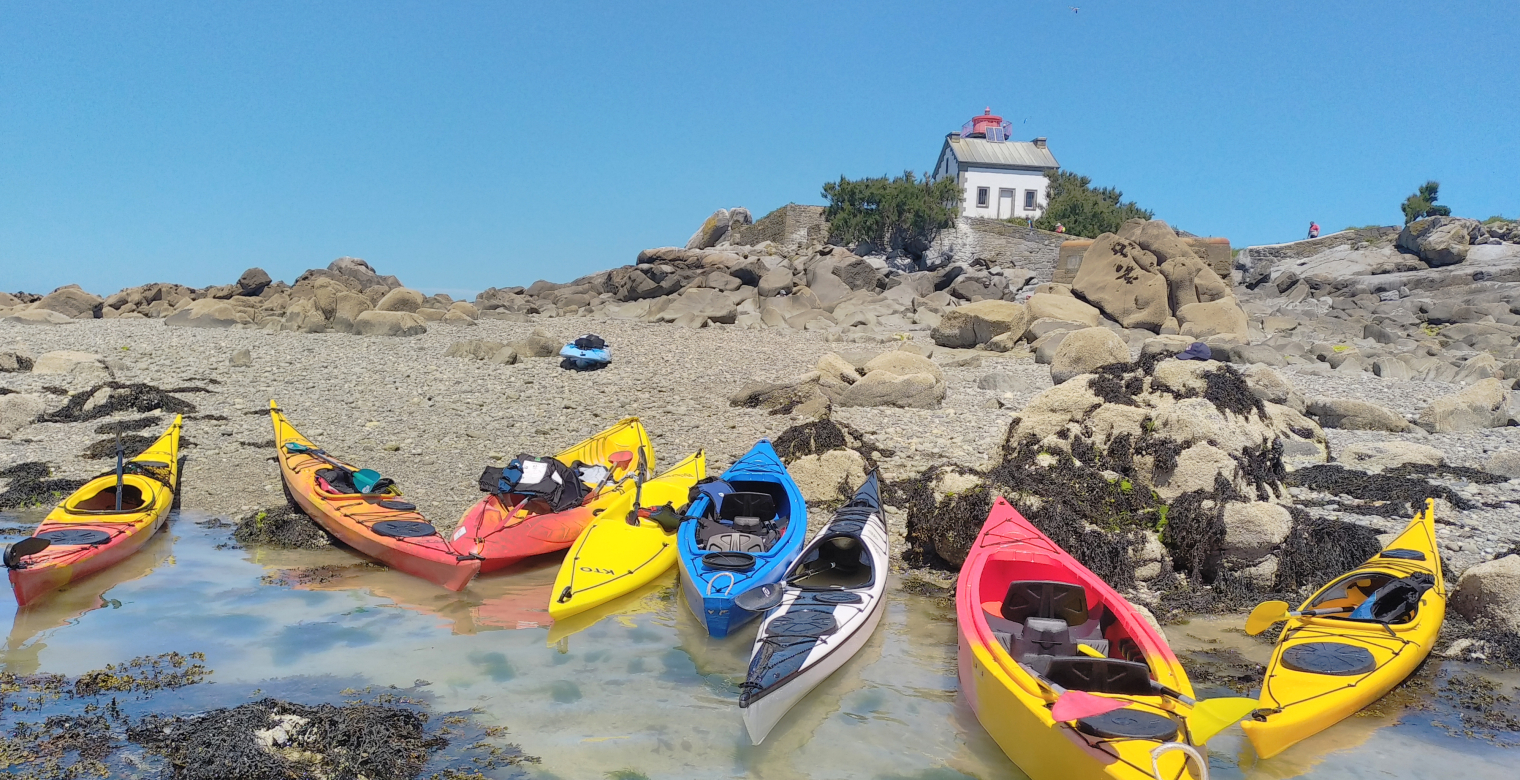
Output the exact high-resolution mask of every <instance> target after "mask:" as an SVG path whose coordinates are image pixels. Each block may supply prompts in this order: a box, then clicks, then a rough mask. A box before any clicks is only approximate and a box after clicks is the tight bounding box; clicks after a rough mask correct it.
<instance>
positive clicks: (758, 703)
mask: <svg viewBox="0 0 1520 780" xmlns="http://www.w3.org/2000/svg"><path fill="white" fill-rule="evenodd" d="M841 542H843V543H847V544H848V549H850V550H851V551H852V552H851V553H850V556H851V557H852V558H853V559H854V560H856V561H861V560H862V559H864V560H866V561H868V562H869V566H870V570H869V572H868V573H867V574H868V578H867V577H865V576H861V575H860V574H859V573H858V572H859V571H860V570H859V569H856V570H855V571H856V572H857V573H856V574H855V575H854V576H856V577H857V578H858V579H857V581H855V582H853V583H848V584H847V583H844V582H830V583H827V584H822V583H816V582H814V581H813V579H812V578H813V577H817V576H820V575H827V574H828V572H830V571H833V570H835V564H832V563H825V562H824V561H825V559H824V558H823V552H824V550H823V549H822V548H823V547H824V546H825V545H833V544H838V543H841ZM887 567H888V558H887V528H886V522H885V521H884V519H883V518H882V515H881V489H880V481H879V479H878V477H877V476H876V475H875V474H872V475H871V476H870V477H869V478H867V479H866V482H865V484H863V485H861V487H860V489H859V490H858V491H856V493H855V496H854V497H853V498H852V499H851V500H850V502H849V503H848V504H846V505H845V506H844V507H842V508H841V509H840V510H839V511H838V512H836V513H835V515H834V517H833V518H832V520H831V521H830V522H829V524H828V525H825V526H824V527H823V528H821V529H819V531H818V534H817V535H815V536H814V537H813V541H812V542H811V543H810V544H809V545H808V546H807V548H806V549H804V550H803V551H802V553H801V554H800V556H799V557H798V558H797V560H796V561H795V562H793V564H792V565H791V566H789V567H788V568H787V571H786V573H785V575H784V577H783V578H782V580H781V583H782V584H781V586H780V587H781V602H780V603H779V604H778V605H777V606H776V607H775V608H773V609H771V610H769V611H768V612H766V614H765V617H764V619H763V620H761V622H760V627H759V629H758V631H756V634H755V644H754V648H753V649H752V650H751V651H750V663H749V671H748V673H747V674H746V677H745V682H744V685H743V687H742V688H741V691H742V692H741V694H740V697H739V708H740V712H742V713H743V715H744V728H745V730H746V731H747V732H748V733H749V738H750V742H752V743H753V744H756V745H758V744H760V743H761V742H763V741H764V740H765V738H766V737H767V736H769V735H770V732H771V730H772V729H774V728H775V727H776V724H778V723H780V722H781V720H782V719H783V718H784V717H785V716H786V714H787V713H788V712H790V711H791V709H792V708H793V707H794V706H796V705H797V703H798V702H800V701H802V700H803V699H804V698H805V697H806V696H807V695H808V694H809V693H811V692H812V690H813V689H814V688H817V687H818V686H819V685H820V684H821V683H822V682H823V681H824V680H827V679H828V678H829V676H830V675H832V674H834V672H836V671H838V670H839V669H840V667H843V666H844V665H845V664H846V663H848V662H849V660H850V659H851V658H854V657H855V654H856V653H859V652H860V650H861V648H863V647H865V645H866V642H868V641H870V639H871V636H872V635H873V634H875V633H876V627H877V625H879V624H880V623H881V615H882V612H883V611H885V607H886V586H887ZM820 615H828V621H827V622H828V623H829V625H830V627H829V628H828V629H825V630H823V631H807V630H799V629H798V625H806V624H810V623H812V622H813V621H814V620H816V619H817V618H818V617H819V616H820ZM809 636H811V638H807V637H809Z"/></svg>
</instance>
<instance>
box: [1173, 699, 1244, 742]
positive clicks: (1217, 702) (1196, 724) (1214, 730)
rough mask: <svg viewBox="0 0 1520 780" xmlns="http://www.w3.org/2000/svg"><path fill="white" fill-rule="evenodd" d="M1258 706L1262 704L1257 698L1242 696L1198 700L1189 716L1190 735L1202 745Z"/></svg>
mask: <svg viewBox="0 0 1520 780" xmlns="http://www.w3.org/2000/svg"><path fill="white" fill-rule="evenodd" d="M1258 706H1260V705H1259V704H1258V703H1257V701H1256V700H1255V699H1246V698H1241V697H1229V698H1224V699H1207V700H1205V701H1201V702H1198V705H1197V706H1196V707H1193V711H1192V712H1190V713H1188V716H1187V722H1188V735H1189V736H1191V737H1192V738H1193V743H1194V744H1196V745H1202V744H1203V743H1205V742H1208V741H1209V739H1210V738H1212V737H1213V736H1214V735H1215V734H1218V733H1219V732H1221V731H1224V730H1225V729H1227V728H1229V727H1230V726H1233V725H1235V723H1236V721H1239V720H1240V719H1241V718H1244V717H1245V716H1247V715H1250V714H1251V713H1252V712H1253V711H1254V710H1255V709H1256V708H1257V707H1258Z"/></svg>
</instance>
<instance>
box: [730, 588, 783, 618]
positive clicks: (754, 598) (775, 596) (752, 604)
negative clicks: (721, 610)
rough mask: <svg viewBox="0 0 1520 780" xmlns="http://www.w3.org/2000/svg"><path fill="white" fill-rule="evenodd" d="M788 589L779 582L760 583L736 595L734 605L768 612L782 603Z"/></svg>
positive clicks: (753, 610)
mask: <svg viewBox="0 0 1520 780" xmlns="http://www.w3.org/2000/svg"><path fill="white" fill-rule="evenodd" d="M785 596H786V589H784V588H782V587H781V583H779V582H768V583H766V584H764V585H758V586H756V587H753V588H750V589H749V590H746V591H744V592H743V593H740V594H739V595H737V596H735V597H734V606H736V607H738V608H740V609H742V610H745V611H748V612H766V611H768V610H770V609H773V608H774V607H775V606H776V605H778V604H780V603H781V599H782V598H783V597H785Z"/></svg>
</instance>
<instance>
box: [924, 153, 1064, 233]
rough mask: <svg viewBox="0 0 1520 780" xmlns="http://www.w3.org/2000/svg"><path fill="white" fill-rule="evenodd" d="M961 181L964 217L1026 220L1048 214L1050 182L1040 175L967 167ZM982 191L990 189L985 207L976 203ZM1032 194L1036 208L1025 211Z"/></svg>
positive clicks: (960, 175) (1039, 172) (961, 174)
mask: <svg viewBox="0 0 1520 780" xmlns="http://www.w3.org/2000/svg"><path fill="white" fill-rule="evenodd" d="M947 156H948V155H947ZM958 179H959V181H960V183H961V216H964V217H987V218H989V219H1008V218H1010V217H1017V218H1019V219H1024V218H1035V217H1039V216H1040V214H1041V213H1042V212H1044V210H1045V203H1046V201H1047V195H1046V187H1047V186H1048V185H1049V184H1050V181H1049V180H1048V179H1046V178H1045V174H1044V173H1043V172H1041V171H1018V170H1009V169H1006V168H978V167H967V168H961V169H960V170H959V172H958ZM982 187H985V188H987V202H986V204H985V205H981V204H979V203H978V202H977V194H978V189H979V188H982ZM1031 192H1032V193H1034V196H1033V208H1026V204H1027V203H1029V200H1028V199H1029V197H1030V195H1029V193H1031ZM1010 196H1011V197H1010Z"/></svg>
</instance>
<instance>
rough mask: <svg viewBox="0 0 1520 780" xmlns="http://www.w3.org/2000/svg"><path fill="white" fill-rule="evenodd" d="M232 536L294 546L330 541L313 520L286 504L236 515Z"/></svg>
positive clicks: (321, 544)
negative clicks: (237, 516) (244, 514)
mask: <svg viewBox="0 0 1520 780" xmlns="http://www.w3.org/2000/svg"><path fill="white" fill-rule="evenodd" d="M232 538H233V540H234V541H236V542H237V543H239V544H252V545H260V546H263V547H280V548H285V549H293V550H314V549H318V548H322V547H327V546H329V545H331V544H332V542H331V541H330V540H329V539H328V536H327V532H326V531H324V530H322V527H321V526H319V525H317V523H316V521H314V520H312V519H311V518H310V517H307V516H306V515H305V514H304V513H303V512H301V511H300V510H299V509H294V508H291V507H289V506H278V507H270V508H269V509H260V510H258V511H257V512H253V513H252V514H249V515H247V516H246V517H243V518H241V519H239V520H238V522H237V528H235V529H233V531H232Z"/></svg>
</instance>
